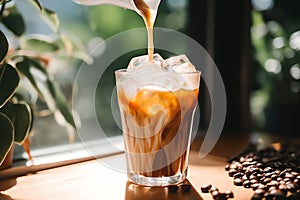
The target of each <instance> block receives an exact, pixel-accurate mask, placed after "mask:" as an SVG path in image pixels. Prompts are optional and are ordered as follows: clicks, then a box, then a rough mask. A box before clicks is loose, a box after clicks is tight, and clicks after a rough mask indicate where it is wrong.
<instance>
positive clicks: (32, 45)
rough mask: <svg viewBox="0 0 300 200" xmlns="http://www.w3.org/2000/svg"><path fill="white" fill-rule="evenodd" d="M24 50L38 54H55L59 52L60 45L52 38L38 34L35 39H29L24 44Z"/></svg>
mask: <svg viewBox="0 0 300 200" xmlns="http://www.w3.org/2000/svg"><path fill="white" fill-rule="evenodd" d="M22 48H23V49H28V50H33V51H35V52H38V53H49V52H50V53H53V52H55V51H57V50H59V47H58V45H57V44H55V43H54V42H53V41H52V40H51V38H48V37H45V36H44V35H38V34H36V35H35V36H34V37H31V38H27V39H26V40H25V42H24V43H23V44H22Z"/></svg>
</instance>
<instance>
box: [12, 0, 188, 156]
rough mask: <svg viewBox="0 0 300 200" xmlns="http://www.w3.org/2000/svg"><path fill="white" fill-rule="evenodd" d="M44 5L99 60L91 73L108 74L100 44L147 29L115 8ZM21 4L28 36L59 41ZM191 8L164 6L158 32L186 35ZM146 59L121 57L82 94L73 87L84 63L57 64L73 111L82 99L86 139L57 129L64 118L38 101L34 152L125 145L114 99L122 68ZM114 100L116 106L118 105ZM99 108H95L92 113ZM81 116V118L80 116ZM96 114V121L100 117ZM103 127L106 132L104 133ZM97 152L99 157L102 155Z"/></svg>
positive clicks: (177, 4) (53, 65) (175, 4)
mask: <svg viewBox="0 0 300 200" xmlns="http://www.w3.org/2000/svg"><path fill="white" fill-rule="evenodd" d="M40 3H41V4H42V5H43V6H44V7H46V8H49V9H51V10H53V11H54V12H55V13H57V15H58V17H59V19H60V28H61V30H60V31H61V32H62V33H63V34H65V35H66V36H67V37H70V38H74V40H78V41H79V40H80V42H82V44H83V46H85V47H86V48H87V52H91V54H90V55H91V56H92V57H94V63H93V64H92V63H88V64H87V63H85V64H83V65H85V66H86V65H90V66H91V68H92V67H97V68H98V69H99V68H101V67H102V68H103V66H98V65H99V63H97V61H98V60H97V57H99V56H100V55H101V52H102V51H103V49H101V48H102V46H100V48H99V46H98V47H97V45H98V44H101V42H103V41H104V40H106V39H108V38H110V37H111V36H113V35H116V34H118V33H121V32H123V31H126V30H130V29H134V28H144V27H145V26H144V23H143V21H142V18H141V17H139V16H138V15H137V14H136V13H135V12H133V11H130V10H124V9H123V8H118V7H115V6H110V5H102V6H93V7H86V6H81V5H78V4H76V3H74V2H72V1H69V0H62V1H59V2H56V1H46V0H41V1H40ZM17 4H18V7H19V8H22V12H23V13H24V14H26V16H28V17H26V19H25V20H26V21H25V22H26V25H27V27H28V28H27V30H26V34H39V33H42V34H47V35H49V36H50V37H55V33H54V32H53V31H52V30H51V29H50V28H49V27H48V26H47V25H45V24H44V23H42V22H41V21H39V20H38V17H37V16H38V14H39V13H38V11H36V10H34V9H32V6H31V4H29V3H28V2H27V1H17ZM187 7H188V1H186V0H183V1H176V0H175V1H174V0H168V1H162V2H161V5H160V8H159V13H158V16H157V20H156V26H162V27H165V28H170V29H173V30H178V31H181V32H186V31H187V25H188V23H187V22H188V10H187ZM145 35H146V32H145ZM145 35H142V36H137V37H136V38H133V39H137V40H145ZM139 37H140V38H139ZM132 41H134V40H130V42H132ZM80 42H79V43H80ZM130 42H128V41H124V43H123V44H120V45H127V46H128V45H131V44H130ZM145 42H146V40H145ZM95 48H96V49H95ZM103 48H105V45H103ZM145 53H146V49H138V50H133V51H130V52H128V53H126V54H124V55H121V56H120V57H119V58H117V59H116V60H114V61H113V62H112V63H111V64H110V65H109V66H107V67H106V68H103V69H105V71H104V72H103V74H102V76H101V78H99V80H98V82H96V84H93V85H89V84H90V82H89V81H88V80H89V79H90V77H85V78H83V79H82V81H83V82H81V84H83V85H84V88H85V89H84V90H80V91H79V90H78V88H79V87H78V86H76V84H75V85H73V84H74V80H75V79H76V76H77V75H78V71H80V68H81V67H82V66H81V64H82V62H81V61H80V60H74V61H72V62H69V61H66V60H62V61H59V60H56V61H54V62H53V63H51V66H50V67H49V70H50V71H51V73H52V74H53V76H54V79H55V81H57V82H58V83H59V85H60V86H61V87H62V90H63V92H64V94H65V95H66V97H67V100H68V102H69V103H70V106H71V105H72V103H73V102H72V100H74V99H72V98H76V105H75V106H74V108H79V110H80V111H78V110H76V109H75V110H74V112H75V116H78V117H80V118H81V121H82V123H83V124H82V128H83V130H85V131H84V133H83V132H82V131H79V135H77V134H75V133H74V132H73V131H72V130H71V129H66V128H65V127H63V126H61V125H60V123H57V122H59V121H60V116H57V115H54V114H53V113H49V112H47V109H46V108H45V105H44V104H43V103H42V102H40V101H38V107H37V112H36V113H35V114H36V117H35V121H34V127H33V131H32V137H31V140H32V144H31V149H32V151H33V154H34V155H39V154H55V153H56V154H57V153H59V152H63V151H66V150H74V149H80V148H82V146H81V145H78V144H80V143H81V142H83V143H86V145H92V146H93V145H94V143H93V141H95V140H101V139H102V138H104V137H105V138H110V139H108V140H109V141H114V142H117V143H118V142H119V140H118V139H116V138H120V135H121V130H120V128H119V126H118V124H117V123H116V122H115V121H116V119H115V117H117V118H118V113H117V112H114V108H112V106H111V103H112V102H116V99H115V97H114V96H112V95H113V94H114V93H113V91H114V86H115V80H114V71H115V70H116V69H118V68H125V67H127V63H128V62H129V60H130V59H131V58H132V57H134V56H137V55H140V54H145ZM160 53H161V54H164V55H167V54H168V52H163V51H161V52H160ZM84 56H85V55H78V57H81V58H82V57H84ZM80 80H81V79H80ZM85 80H86V81H85ZM91 89H95V90H96V92H95V96H94V98H92V99H90V98H89V97H87V96H86V95H85V92H87V91H89V90H91ZM72 95H73V96H72ZM74 96H75V97H74ZM112 97H113V98H114V100H112ZM93 102H94V103H95V105H92V106H91V107H87V106H88V105H90V104H92V103H93ZM89 108H91V109H89ZM76 112H78V113H77V115H76ZM95 112H96V119H95V115H94V114H95ZM95 120H96V121H95ZM99 126H100V127H101V129H102V130H103V131H101V130H99ZM77 143H78V144H77ZM72 144H74V145H72ZM103 146H105V144H103ZM100 149H101V148H100ZM102 149H103V148H102ZM107 149H109V148H107ZM114 150H115V151H117V150H116V149H114ZM95 151H97V153H99V150H95ZM111 151H112V150H111ZM105 152H107V151H105V150H103V151H102V153H105ZM22 153H23V150H22V148H21V147H20V146H16V147H15V154H16V156H15V158H16V159H21V160H22V158H23V154H22ZM100 153H101V152H100Z"/></svg>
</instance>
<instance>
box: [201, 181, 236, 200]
mask: <svg viewBox="0 0 300 200" xmlns="http://www.w3.org/2000/svg"><path fill="white" fill-rule="evenodd" d="M201 192H203V193H210V194H211V196H212V198H213V199H215V200H227V199H230V198H233V197H234V195H233V192H232V191H231V190H226V191H225V192H220V191H219V189H218V188H217V187H216V186H214V185H211V184H205V185H202V186H201Z"/></svg>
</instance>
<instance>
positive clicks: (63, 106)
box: [47, 81, 76, 129]
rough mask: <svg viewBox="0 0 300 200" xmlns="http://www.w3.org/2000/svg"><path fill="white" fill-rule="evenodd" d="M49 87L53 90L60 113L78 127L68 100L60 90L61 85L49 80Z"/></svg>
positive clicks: (74, 126)
mask: <svg viewBox="0 0 300 200" xmlns="http://www.w3.org/2000/svg"><path fill="white" fill-rule="evenodd" d="M47 84H48V88H49V90H51V91H52V92H51V93H52V95H53V97H54V98H55V102H56V107H57V109H58V110H59V111H60V113H61V114H62V115H63V116H64V118H65V120H66V121H67V122H68V123H69V124H70V125H71V126H73V128H75V129H76V124H75V121H74V118H73V115H72V113H71V111H70V109H69V107H68V103H67V100H66V98H65V96H64V94H63V92H62V91H61V90H60V88H59V86H58V85H57V84H56V83H55V82H51V81H48V82H47Z"/></svg>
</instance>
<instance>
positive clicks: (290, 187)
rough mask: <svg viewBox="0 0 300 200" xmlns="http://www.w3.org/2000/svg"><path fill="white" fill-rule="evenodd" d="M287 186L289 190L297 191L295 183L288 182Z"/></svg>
mask: <svg viewBox="0 0 300 200" xmlns="http://www.w3.org/2000/svg"><path fill="white" fill-rule="evenodd" d="M286 188H287V190H288V191H290V192H296V191H297V188H296V187H295V185H294V184H290V183H288V184H286Z"/></svg>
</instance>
